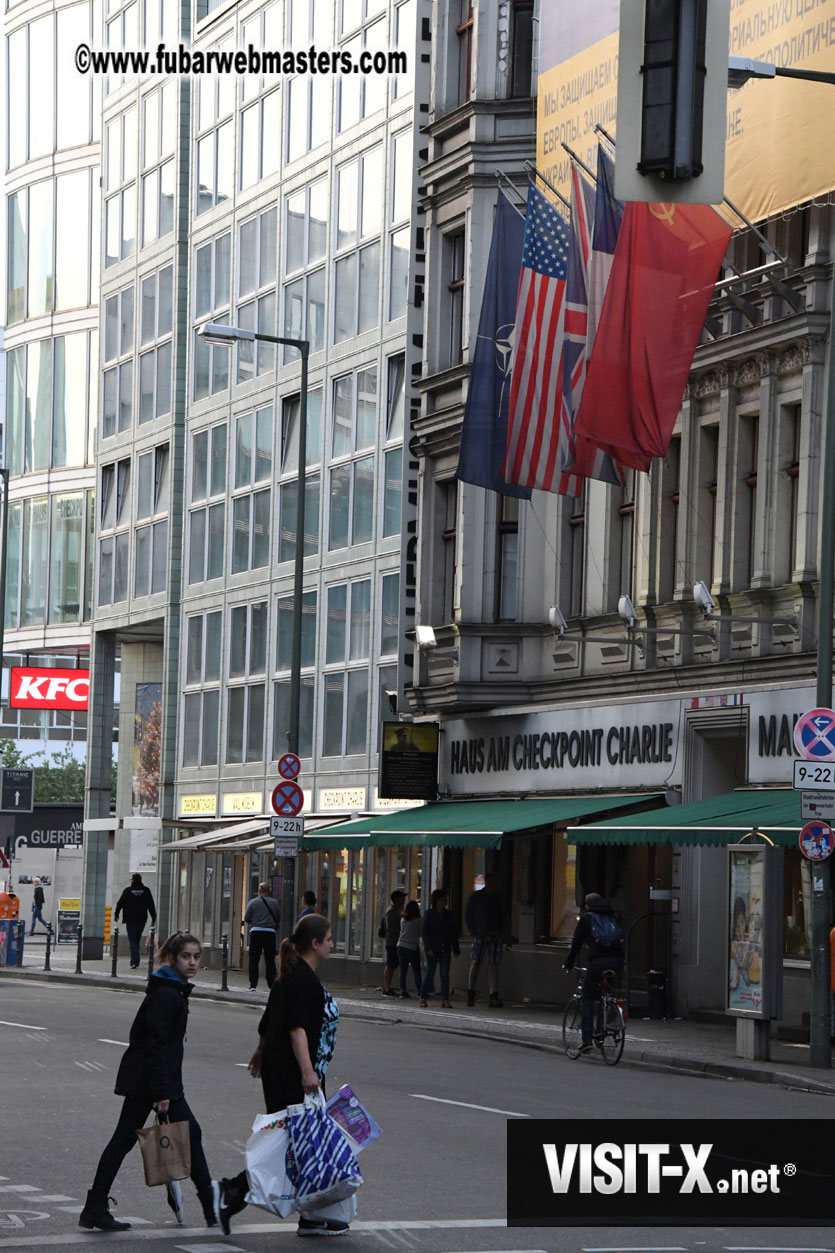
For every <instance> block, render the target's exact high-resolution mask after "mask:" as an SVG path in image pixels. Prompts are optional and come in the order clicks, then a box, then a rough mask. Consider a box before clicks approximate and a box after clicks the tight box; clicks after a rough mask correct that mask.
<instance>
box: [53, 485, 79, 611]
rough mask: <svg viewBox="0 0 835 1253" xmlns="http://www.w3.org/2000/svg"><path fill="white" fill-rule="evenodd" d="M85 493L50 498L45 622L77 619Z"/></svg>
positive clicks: (72, 493) (69, 493)
mask: <svg viewBox="0 0 835 1253" xmlns="http://www.w3.org/2000/svg"><path fill="white" fill-rule="evenodd" d="M84 497H85V493H84V492H63V493H61V494H60V495H57V496H53V497H52V498H51V502H50V503H51V513H52V516H51V519H50V522H51V534H50V545H49V621H50V622H51V623H53V622H80V621H81V618H82V611H83V606H84V580H85V574H86V559H85V558H86V542H85V540H86V537H85V534H84V529H85V518H86V509H85V499H84Z"/></svg>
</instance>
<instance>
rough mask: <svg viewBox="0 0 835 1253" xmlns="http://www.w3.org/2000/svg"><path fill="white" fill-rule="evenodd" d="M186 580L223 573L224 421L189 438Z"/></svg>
mask: <svg viewBox="0 0 835 1253" xmlns="http://www.w3.org/2000/svg"><path fill="white" fill-rule="evenodd" d="M191 452H192V456H191V506H192V507H191V509H190V510H189V515H188V525H189V545H188V581H189V583H190V584H191V583H202V582H204V581H205V580H206V579H219V578H220V577H221V576H222V575H223V556H224V549H225V544H226V423H225V422H218V423H217V424H216V425H215V426H212V427H209V428H208V429H207V430H205V431H197V432H196V433H195V434H194V435H192V437H191Z"/></svg>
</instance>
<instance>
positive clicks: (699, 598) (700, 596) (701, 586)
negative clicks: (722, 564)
mask: <svg viewBox="0 0 835 1253" xmlns="http://www.w3.org/2000/svg"><path fill="white" fill-rule="evenodd" d="M693 599H694V600H695V602H696V604H697V605H698V606H699V608H700V609H701V610H702V611H703V613H704V615H705V617H707V616H708V615H709V614H712V613H713V611H714V609H715V608H716V605H715V604H714V602H713V597H712V596H711V594H710V592H709V591H708V589H707V583H704V582H703V581H702V580H701V579H699V581H698V583H694V584H693Z"/></svg>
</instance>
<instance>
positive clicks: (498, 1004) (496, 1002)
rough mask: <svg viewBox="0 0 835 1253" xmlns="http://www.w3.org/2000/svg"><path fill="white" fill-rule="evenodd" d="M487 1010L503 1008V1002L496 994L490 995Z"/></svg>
mask: <svg viewBox="0 0 835 1253" xmlns="http://www.w3.org/2000/svg"><path fill="white" fill-rule="evenodd" d="M488 1008H489V1009H503V1008H504V1001H503V1000H502V999H501V997H500V996H499V994H498V992H491V993H490V1000H489V1001H488Z"/></svg>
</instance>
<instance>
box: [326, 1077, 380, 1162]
mask: <svg viewBox="0 0 835 1253" xmlns="http://www.w3.org/2000/svg"><path fill="white" fill-rule="evenodd" d="M325 1109H326V1110H327V1111H328V1113H329V1114H330V1116H331V1118H332V1119H333V1120H334V1122H338V1123H339V1125H340V1127H341V1128H342V1130H343V1131H344V1132H345V1134H346V1136H347V1137H348V1139H349V1140H350V1142H351V1148H352V1149H353V1150H354V1152H355V1153H361V1152H362V1150H363V1149H365V1148H368V1145H369V1144H371V1142H372V1140H376V1139H377V1136H379V1135H382V1134H383V1133H382V1129H381V1128H380V1127H379V1126H378V1124H377V1123H376V1122H375V1121H374V1119H373V1118H372V1117H371V1115H370V1114H369V1112H368V1110H367V1109H366V1108H365V1106H364V1105H363V1104H362V1102H361V1101H360V1099H359V1097H358V1096H357V1095H356V1093H355V1092H354V1090H353V1088H352V1087H350V1085H349V1084H347V1083H345V1084H343V1085H342V1087H341V1088H340V1089H339V1091H338V1092H337V1093H335V1095H334V1096H332V1097H331V1098H330V1100H329V1101H328V1102H327V1104H326V1105H325Z"/></svg>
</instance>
